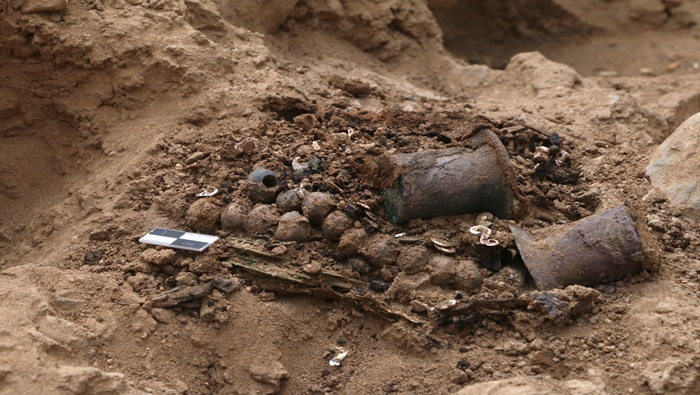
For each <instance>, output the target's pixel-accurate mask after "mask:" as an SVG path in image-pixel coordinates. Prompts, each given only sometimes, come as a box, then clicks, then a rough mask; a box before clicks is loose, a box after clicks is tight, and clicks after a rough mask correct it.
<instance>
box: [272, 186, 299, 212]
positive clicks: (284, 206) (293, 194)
mask: <svg viewBox="0 0 700 395" xmlns="http://www.w3.org/2000/svg"><path fill="white" fill-rule="evenodd" d="M301 202H302V199H301V196H299V192H298V191H297V190H295V189H290V190H287V191H282V192H280V194H279V195H277V200H276V203H277V208H278V209H279V210H280V211H281V212H282V213H287V212H290V211H298V210H299V209H300V208H301Z"/></svg>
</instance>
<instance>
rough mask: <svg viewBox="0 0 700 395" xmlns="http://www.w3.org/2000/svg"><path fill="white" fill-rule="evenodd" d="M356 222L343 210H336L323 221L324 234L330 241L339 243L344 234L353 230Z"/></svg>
mask: <svg viewBox="0 0 700 395" xmlns="http://www.w3.org/2000/svg"><path fill="white" fill-rule="evenodd" d="M354 222H355V221H354V220H353V219H352V218H350V216H349V215H347V214H346V213H345V212H343V211H341V210H334V211H333V212H331V213H330V214H328V216H327V217H326V218H325V219H324V220H323V224H322V228H323V234H324V235H325V236H326V238H327V239H328V240H332V241H337V240H339V239H340V238H341V237H342V236H343V234H344V233H345V232H346V231H347V230H349V229H352V228H353V223H354Z"/></svg>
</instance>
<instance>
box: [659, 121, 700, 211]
mask: <svg viewBox="0 0 700 395" xmlns="http://www.w3.org/2000/svg"><path fill="white" fill-rule="evenodd" d="M698 172H700V113H697V114H695V115H693V116H691V117H690V118H688V119H686V120H685V122H683V124H681V126H679V127H678V128H677V129H676V130H675V131H674V132H673V133H672V134H671V136H669V137H668V138H667V139H666V140H665V141H664V142H663V143H662V144H661V145H660V146H659V147H658V148H657V149H656V150H655V151H654V153H653V154H652V156H651V159H650V160H649V165H648V166H647V168H646V174H647V176H649V178H650V179H651V183H652V185H654V186H655V187H656V188H658V189H660V190H661V191H663V192H664V193H665V194H666V195H667V196H668V198H669V200H670V201H671V203H673V204H676V205H680V206H686V207H689V208H690V209H691V210H692V211H693V213H694V214H696V215H697V214H700V185H699V183H700V178H698V176H697V175H698Z"/></svg>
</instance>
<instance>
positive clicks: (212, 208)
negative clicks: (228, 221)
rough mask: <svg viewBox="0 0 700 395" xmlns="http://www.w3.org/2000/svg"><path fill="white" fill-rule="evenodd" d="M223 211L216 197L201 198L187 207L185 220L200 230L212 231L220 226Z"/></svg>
mask: <svg viewBox="0 0 700 395" xmlns="http://www.w3.org/2000/svg"><path fill="white" fill-rule="evenodd" d="M221 211H222V209H221V206H219V205H218V204H217V202H216V200H215V199H211V198H210V199H199V200H196V201H195V202H194V203H192V205H191V206H190V208H189V209H187V213H186V214H185V221H187V225H188V226H190V227H191V228H193V229H194V230H196V231H198V232H204V233H212V232H215V231H216V230H217V229H218V228H219V224H218V223H219V219H220V218H221Z"/></svg>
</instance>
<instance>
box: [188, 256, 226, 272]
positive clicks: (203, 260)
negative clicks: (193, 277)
mask: <svg viewBox="0 0 700 395" xmlns="http://www.w3.org/2000/svg"><path fill="white" fill-rule="evenodd" d="M219 269H221V263H219V260H218V259H216V257H214V256H213V255H210V254H202V255H197V257H196V258H195V260H194V262H192V263H190V271H191V272H192V273H197V274H204V273H216V272H218V271H219Z"/></svg>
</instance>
